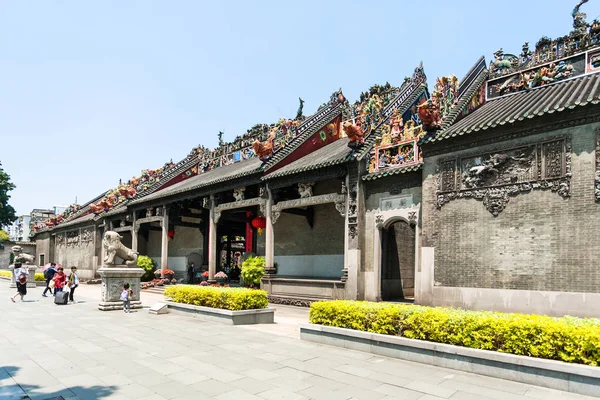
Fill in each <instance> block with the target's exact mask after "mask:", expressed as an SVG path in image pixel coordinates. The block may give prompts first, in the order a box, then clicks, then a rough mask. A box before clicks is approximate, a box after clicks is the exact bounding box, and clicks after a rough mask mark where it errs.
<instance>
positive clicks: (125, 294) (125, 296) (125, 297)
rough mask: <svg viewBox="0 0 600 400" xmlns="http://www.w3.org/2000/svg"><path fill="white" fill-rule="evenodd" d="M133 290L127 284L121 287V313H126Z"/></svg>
mask: <svg viewBox="0 0 600 400" xmlns="http://www.w3.org/2000/svg"><path fill="white" fill-rule="evenodd" d="M132 295H133V290H131V289H130V288H129V283H126V284H124V285H123V291H122V292H121V301H122V302H123V311H124V312H126V313H128V312H129V307H130V305H131V296H132Z"/></svg>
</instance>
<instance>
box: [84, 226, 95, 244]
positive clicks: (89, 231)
mask: <svg viewBox="0 0 600 400" xmlns="http://www.w3.org/2000/svg"><path fill="white" fill-rule="evenodd" d="M92 240H94V228H83V229H82V230H81V243H89V242H91V241H92Z"/></svg>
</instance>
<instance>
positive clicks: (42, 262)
mask: <svg viewBox="0 0 600 400" xmlns="http://www.w3.org/2000/svg"><path fill="white" fill-rule="evenodd" d="M45 258H46V255H45V254H40V267H41V266H43V265H44V264H46V263H45V262H44V261H45V260H44V259H45Z"/></svg>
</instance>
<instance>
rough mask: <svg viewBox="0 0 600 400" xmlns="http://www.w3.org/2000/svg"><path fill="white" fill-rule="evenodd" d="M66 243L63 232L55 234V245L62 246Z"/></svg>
mask: <svg viewBox="0 0 600 400" xmlns="http://www.w3.org/2000/svg"><path fill="white" fill-rule="evenodd" d="M66 244H67V241H66V236H65V234H64V232H60V233H57V234H56V245H57V246H64V245H66Z"/></svg>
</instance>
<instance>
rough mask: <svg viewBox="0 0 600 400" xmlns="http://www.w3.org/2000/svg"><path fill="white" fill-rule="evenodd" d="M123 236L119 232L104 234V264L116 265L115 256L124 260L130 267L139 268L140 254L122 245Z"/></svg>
mask: <svg viewBox="0 0 600 400" xmlns="http://www.w3.org/2000/svg"><path fill="white" fill-rule="evenodd" d="M121 239H123V236H121V235H119V234H118V233H117V232H113V231H108V232H106V233H105V234H104V239H102V246H103V247H104V254H105V255H104V264H105V265H107V266H108V265H115V256H117V257H119V258H121V259H123V261H125V264H126V265H127V266H128V267H135V266H137V258H138V253H137V252H135V251H133V250H131V249H128V248H127V247H125V246H124V245H123V243H121Z"/></svg>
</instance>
